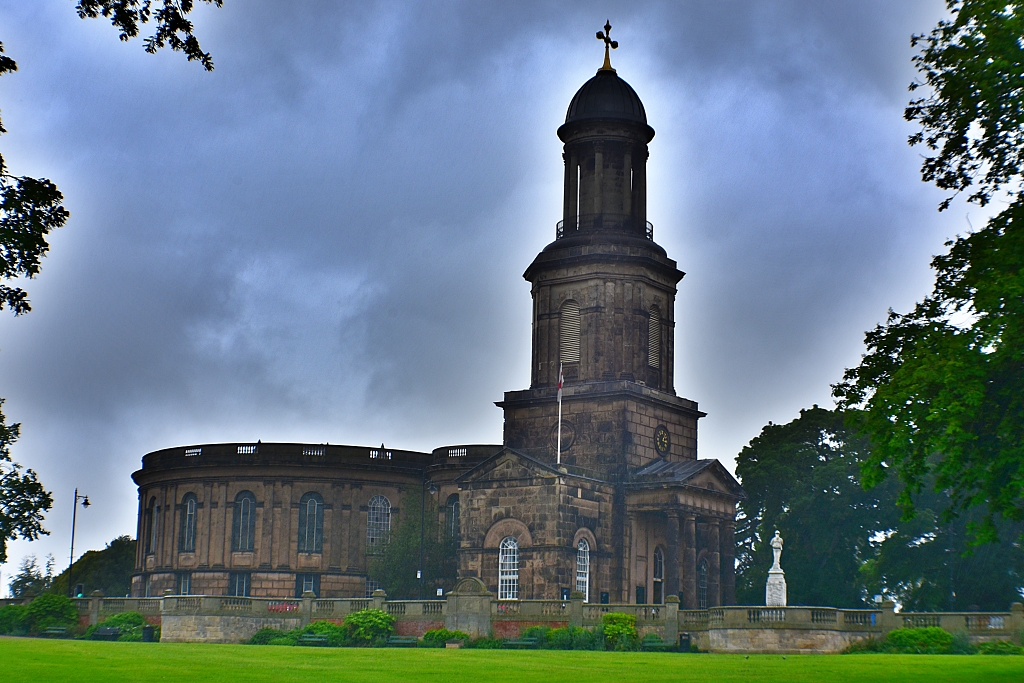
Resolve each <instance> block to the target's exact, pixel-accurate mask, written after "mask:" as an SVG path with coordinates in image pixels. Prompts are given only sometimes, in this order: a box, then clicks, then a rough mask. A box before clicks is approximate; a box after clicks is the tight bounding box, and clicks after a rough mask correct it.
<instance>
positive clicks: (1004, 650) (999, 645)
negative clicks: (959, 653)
mask: <svg viewBox="0 0 1024 683" xmlns="http://www.w3.org/2000/svg"><path fill="white" fill-rule="evenodd" d="M978 654H980V655H1020V654H1024V648H1022V647H1021V646H1020V645H1014V644H1013V643H1011V642H1010V641H1008V640H997V641H994V642H991V643H980V644H979V645H978Z"/></svg>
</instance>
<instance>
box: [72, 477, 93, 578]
mask: <svg viewBox="0 0 1024 683" xmlns="http://www.w3.org/2000/svg"><path fill="white" fill-rule="evenodd" d="M79 500H81V501H82V507H83V508H87V507H89V505H90V503H89V496H80V495H78V489H77V488H76V489H75V502H74V504H73V505H72V506H71V558H70V559H69V560H68V597H74V594H73V591H74V585H75V584H74V583H73V582H72V581H71V578H72V577H71V569H72V567H74V566H75V523H76V522H77V521H78V501H79Z"/></svg>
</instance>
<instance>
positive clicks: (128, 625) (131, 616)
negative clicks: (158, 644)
mask: <svg viewBox="0 0 1024 683" xmlns="http://www.w3.org/2000/svg"><path fill="white" fill-rule="evenodd" d="M146 623H147V622H146V618H145V617H144V616H142V615H141V614H139V613H138V612H119V613H117V614H113V615H111V616H109V617H107V618H106V619H104V620H103V621H101V622H100V623H98V624H94V625H92V626H90V627H89V628H88V629H86V631H85V637H86V638H92V636H93V634H94V633H95V632H96V629H98V628H99V627H101V626H106V627H109V628H117V629H120V630H121V635H120V636H118V638H117V639H118V640H119V641H121V642H135V643H137V642H139V641H141V640H142V627H143V626H145V625H146ZM159 631H160V629H159V628H157V629H156V631H155V632H154V637H153V639H154V640H160V635H159Z"/></svg>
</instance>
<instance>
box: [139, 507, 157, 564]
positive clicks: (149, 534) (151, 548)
mask: <svg viewBox="0 0 1024 683" xmlns="http://www.w3.org/2000/svg"><path fill="white" fill-rule="evenodd" d="M143 525H144V528H143V529H142V533H144V534H146V545H145V548H146V554H147V555H152V554H153V553H155V552H156V498H150V499H149V507H148V508H146V516H145V519H144V520H143Z"/></svg>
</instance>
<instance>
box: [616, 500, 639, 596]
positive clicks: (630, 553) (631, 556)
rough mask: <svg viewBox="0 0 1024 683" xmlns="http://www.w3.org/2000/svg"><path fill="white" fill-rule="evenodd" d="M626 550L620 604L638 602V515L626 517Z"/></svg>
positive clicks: (631, 514)
mask: <svg viewBox="0 0 1024 683" xmlns="http://www.w3.org/2000/svg"><path fill="white" fill-rule="evenodd" d="M624 547H625V549H626V557H625V565H626V566H625V571H624V572H623V574H624V576H623V581H622V597H621V599H620V600H619V602H622V603H626V604H629V603H632V602H635V600H636V595H635V592H634V591H635V588H634V586H635V585H636V513H634V512H630V513H629V514H628V515H627V517H626V539H625V543H624Z"/></svg>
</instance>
